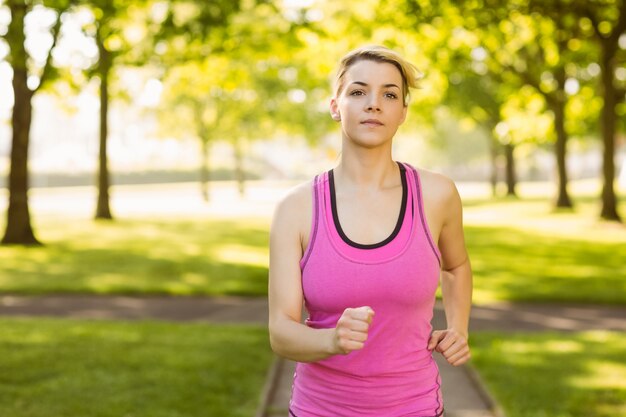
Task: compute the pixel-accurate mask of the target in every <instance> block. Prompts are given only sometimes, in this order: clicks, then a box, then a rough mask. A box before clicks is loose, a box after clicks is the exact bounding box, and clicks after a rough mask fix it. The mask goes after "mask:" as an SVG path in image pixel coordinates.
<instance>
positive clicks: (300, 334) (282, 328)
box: [269, 317, 337, 362]
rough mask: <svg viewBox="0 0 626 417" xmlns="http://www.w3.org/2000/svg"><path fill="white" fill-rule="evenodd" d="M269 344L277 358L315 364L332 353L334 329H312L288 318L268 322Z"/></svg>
mask: <svg viewBox="0 0 626 417" xmlns="http://www.w3.org/2000/svg"><path fill="white" fill-rule="evenodd" d="M269 329H270V343H271V345H272V350H273V351H274V352H275V353H276V354H277V355H279V356H282V357H284V358H287V359H291V360H293V361H297V362H315V361H318V360H321V359H325V358H328V357H329V356H332V355H335V354H337V352H334V351H333V349H334V345H333V337H334V330H335V329H313V328H310V327H308V326H306V325H304V324H302V323H298V322H296V321H294V320H292V319H290V318H287V317H284V318H277V319H273V320H270V326H269Z"/></svg>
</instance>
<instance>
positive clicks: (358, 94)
mask: <svg viewBox="0 0 626 417" xmlns="http://www.w3.org/2000/svg"><path fill="white" fill-rule="evenodd" d="M364 94H365V93H364V92H363V91H362V90H354V91H352V92H350V95H351V96H362V95H364Z"/></svg>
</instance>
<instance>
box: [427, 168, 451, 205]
mask: <svg viewBox="0 0 626 417" xmlns="http://www.w3.org/2000/svg"><path fill="white" fill-rule="evenodd" d="M417 171H418V172H419V176H420V182H421V183H422V189H423V190H422V194H423V195H424V198H425V199H428V200H431V201H433V202H438V203H441V204H445V203H450V202H451V201H457V200H458V201H460V197H459V192H458V190H457V188H456V185H455V184H454V181H452V180H451V179H450V178H448V177H446V176H445V175H443V174H439V173H437V172H433V171H429V170H426V169H422V168H418V169H417Z"/></svg>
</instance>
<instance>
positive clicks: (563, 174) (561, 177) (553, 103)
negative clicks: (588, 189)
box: [548, 70, 573, 208]
mask: <svg viewBox="0 0 626 417" xmlns="http://www.w3.org/2000/svg"><path fill="white" fill-rule="evenodd" d="M558 72H559V73H558V74H557V78H562V79H558V81H559V85H560V86H562V85H564V84H565V71H564V70H562V71H558ZM561 72H562V74H561ZM548 103H550V107H552V111H553V113H554V129H555V131H556V144H555V151H556V166H557V174H558V180H557V181H558V194H557V199H556V206H557V207H567V208H571V207H573V205H572V201H571V199H570V197H569V193H568V192H567V184H568V177H567V163H566V157H567V139H568V136H567V132H566V131H565V102H564V100H560V99H559V97H556V99H552V100H548Z"/></svg>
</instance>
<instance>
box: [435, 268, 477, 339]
mask: <svg viewBox="0 0 626 417" xmlns="http://www.w3.org/2000/svg"><path fill="white" fill-rule="evenodd" d="M441 292H442V296H443V305H444V309H445V313H446V322H447V326H448V328H449V329H451V328H453V329H456V330H457V331H459V332H461V333H462V334H464V335H465V336H466V337H467V336H468V332H469V330H468V328H469V317H470V309H471V306H472V269H471V266H470V262H469V259H466V260H465V262H463V263H462V264H461V265H459V266H457V267H455V268H453V269H450V270H444V271H443V273H442V278H441Z"/></svg>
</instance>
